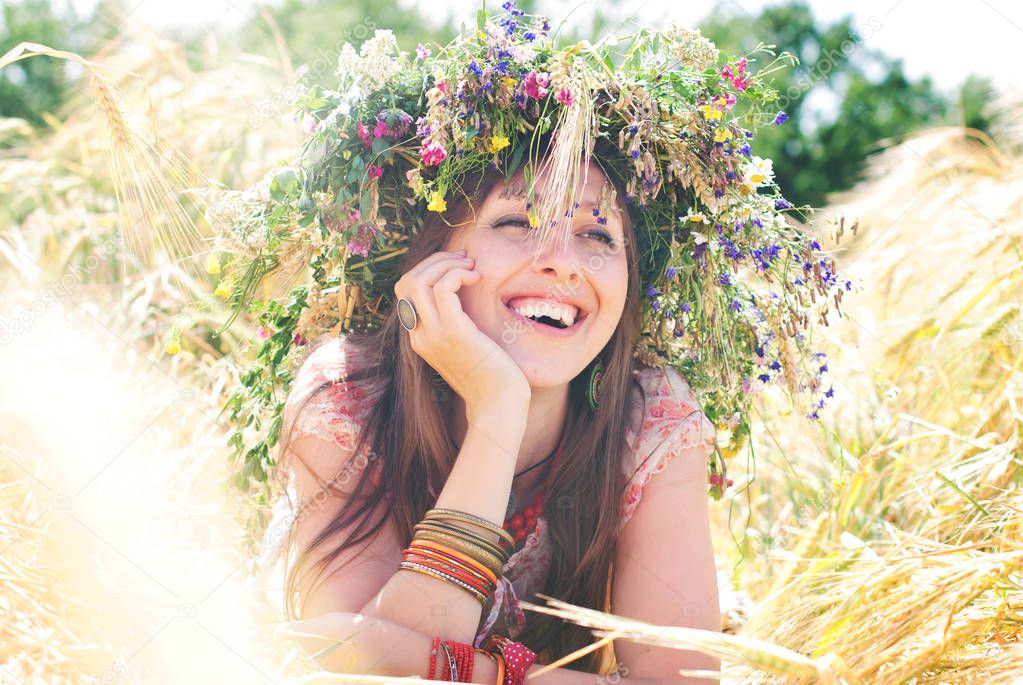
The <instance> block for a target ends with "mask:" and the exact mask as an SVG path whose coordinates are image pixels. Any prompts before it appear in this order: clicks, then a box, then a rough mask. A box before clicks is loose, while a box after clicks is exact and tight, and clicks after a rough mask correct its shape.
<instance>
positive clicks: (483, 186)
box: [278, 157, 640, 672]
mask: <svg viewBox="0 0 1023 685" xmlns="http://www.w3.org/2000/svg"><path fill="white" fill-rule="evenodd" d="M595 159H596V157H595ZM502 177H503V174H501V173H499V172H495V171H488V172H487V173H482V174H474V175H470V176H469V177H468V178H467V179H466V180H465V182H464V183H463V184H462V192H461V193H460V194H458V195H456V196H454V197H452V198H451V201H450V202H449V206H448V209H447V211H446V212H445V213H444V214H443V215H439V214H437V213H435V212H429V213H428V214H429V216H428V217H427V219H425V220H424V222H423V227H422V229H421V230H420V231H419V232H418V233H417V234H416V235H415V236H414V237H413V238H412V240H411V241H410V245H409V249H408V251H407V252H406V253H405V255H404V259H403V261H402V264H401V269H400V271H401V273H404V272H405V271H406V270H408V269H409V268H411V267H412V266H414V265H415V264H417V263H419V262H420V261H421V260H423V259H424V258H426V257H427V256H429V255H431V254H433V253H434V252H437V251H438V250H444V249H446V247H445V246H446V244H447V242H448V240H449V237H450V235H451V228H450V226H449V224H451V225H456V224H459V223H461V222H464V221H467V220H471V219H472V215H473V212H474V207H473V206H472V200H473V199H474V198H479V200H480V201H482V199H483V198H486V197H487V195H488V194H489V192H490V190H491V189H492V188H493V187H494V186H495V185H496V184H497V183H498V181H500V180H501V178H502ZM610 180H611V181H612V183H615V185H616V186H618V185H619V184H618V183H617V182H616V180H615V179H610ZM617 197H618V202H619V206H620V208H621V209H622V212H621V216H622V217H623V221H624V224H625V225H624V229H625V245H624V247H625V250H626V257H627V260H628V293H627V297H626V301H625V309H624V312H623V313H622V318H621V320H620V322H619V324H618V327H617V328H616V329H615V332H614V334H613V335H612V337H611V339H610V340H609V341H608V343H607V345H605V347H604V348H603V350H602V351H601V353H600V355H599V356H600V359H601V360H602V362H603V364H604V367H605V373H604V377H603V381H602V384H601V397H600V404H599V407H598V409H597V411H596V413H595V414H594V413H593V412H592V411H591V410H590V407H589V401H588V398H587V384H588V380H589V378H588V377H589V367H587V369H586V370H585V371H584V372H583V373H581V374H579V376H577V377H576V378H574V379H573V380H572V381H571V382H570V383H569V406H568V413H567V416H566V419H565V426H564V431H565V443H564V444H565V450H564V452H563V453H562V455H561V457H560V458H559V461H558V465H557V470H556V472H555V473H553V474H552V476H551V480H550V483H549V491H548V493H547V502H548V505H547V507H545V515H546V519H547V524H548V534H549V536H550V541H551V543H552V544H551V549H552V551H553V560H552V563H551V568H550V573H549V574H548V577H547V581H546V584H545V585H544V587H543V588H542V589H541V592H544V593H545V594H548V595H550V596H552V597H557V598H559V599H562V600H564V601H567V602H571V603H573V604H577V605H579V606H584V607H589V608H594V609H598V610H607V608H608V606H609V604H608V603H609V598H610V587H611V584H610V583H611V572H612V563H613V560H614V552H615V547H616V542H617V532H618V525H619V520H620V516H621V511H620V508H621V496H622V490H623V488H624V484H625V479H624V475H623V474H622V471H621V458H622V456H623V455H624V453H625V450H626V449H627V445H626V442H625V429H626V424H627V421H628V412H629V401H630V397H631V392H632V390H633V388H634V387H635V388H638V387H639V386H638V384H635V385H634V379H633V373H632V372H633V368H634V361H633V354H632V353H633V349H634V347H635V345H636V342H637V339H638V335H639V327H640V299H639V298H640V292H639V287H640V286H639V275H638V273H639V270H638V256H637V251H636V250H637V248H636V241H635V236H634V232H633V226H632V221H631V220H630V217H629V212H628V209H627V207H626V206H625V205H624V203H622V197H623V194H622V190H621V188H620V187H619V188H618V193H617ZM404 333H405V331H404V330H403V329H402V327H401V326H400V324H399V322H398V319H397V315H396V312H395V311H394V309H393V308H392V310H391V313H390V315H389V316H388V317H387V319H386V321H385V323H384V325H383V326H381V327H380V328H379V329H377V330H374V331H370V332H363V333H352V334H349V335H348V339H347V342H349V343H350V344H352V345H355V346H356V347H357V348H358V349H360V350H364V351H365V353H366V354H368V355H369V356H370V357H372V358H373V361H372V363H368V364H366V365H364V366H363V368H353V369H352V370H351V373H350V374H349V375H348V376H347V377H346V380H347V381H348V382H355V383H358V382H359V381H364V380H376V381H381V380H382V381H383V382H382V384H381V390H380V393H379V395H378V397H377V399H376V402H375V404H374V406H373V408H372V410H370V412H369V414H368V418H367V420H366V422H365V425H364V427H363V430H362V432H361V433H360V435H359V437H358V445H356V451H355V452H354V453H355V454H358V453H359V450H362V449H363V447H364V446H365V445H366V444H368V445H369V446H370V449H371V451H370V454H375V455H382V456H383V458H382V459H381V462H380V463H381V465H382V468H383V473H382V478H381V479H380V482H379V485H378V486H377V487H375V488H374V487H373V486H372V484H371V482H370V472H371V470H372V469H368V468H366V469H363V470H362V473H361V475H360V477H359V478H358V482H357V483H356V484H355V487H354V489H351V490H352V495H351V497H350V498H349V499H348V500H347V501H346V503H345V505H344V506H343V507H342V509H341V511H340V512H338V514H337V515H336V517H335V518H334V519H333V520H332V521H331V522H330V523H329V524H328V525H327V526H326V527H325V528H324V529H323V530H322V531H321V532H320V533H319V534H318V535H317V536H316V537H315V538H314V539H313V540H312V541H311V542H310V543H309V544H308V545H307V546H306V548H305V549H303V550H299V552H298V555H297V557H296V559H295V564H294V566H292V567H290V568H288V567H287V559H288V558H289V557H290V555H289V554H287V548H288V545H289V544H290V540H291V535H290V534H289V536H288V540H286V544H285V560H286V562H285V563H286V572H285V611H286V613H287V615H288V617H289V618H297V617H300V616H302V610H303V609H304V599H301V598H300V594H301V593H300V588H301V587H303V585H304V583H303V580H304V578H305V577H306V576H307V575H308V574H310V573H314V572H315V573H317V574H318V575H317V576H316V578H315V579H314V580H313V582H314V583H315V582H317V581H319V580H320V579H321V578H322V575H323V571H324V570H325V569H326V568H327V567H328V565H329V564H330V563H331V561H333V560H334V559H335V558H336V557H337V556H338V555H339V554H340V553H341V552H342V551H343V550H344V549H346V548H347V547H349V546H352V545H356V544H359V543H361V542H363V541H364V540H366V539H368V538H370V537H371V536H372V535H374V534H375V533H376V532H377V531H378V530H379V529H380V528H381V527H382V526H383V525H384V523H385V521H386V517H387V516H390V518H391V520H392V521H393V524H394V525H395V528H396V530H397V531H398V535H399V537H400V539H406V540H407V539H411V536H412V528H413V526H414V525H415V524H416V523H418V522H419V521H420V520H422V518H423V516H424V515H425V513H426V511H427V510H428V509H429V508H430V507H431V506H432V504H433V501H434V496H431V495H430V493H429V491H430V489H431V487H432V488H433V490H434V492H435V493H439V492H440V489H441V487H440V486H442V485H443V483H444V482H445V480H446V478H447V474H448V473H449V472H450V470H451V468H452V466H453V465H454V462H455V459H456V457H457V456H458V450H457V445H456V444H455V442H454V440H453V438H452V436H451V435H450V434H449V432H448V425H449V424H448V421H447V417H448V416H449V412H450V411H451V402H450V397H451V395H452V394H453V391H452V390H451V389H450V387H449V386H447V384H446V383H445V382H444V381H443V379H442V378H441V377H440V375H439V374H437V373H436V372H435V371H434V370H433V369H432V368H431V367H430V366H429V365H428V364H427V363H426V362H425V361H424V360H423V359H422V358H421V357H420V356H419V355H418V354H416V352H415V351H414V350H413V349H412V347H411V346H410V344H409V337H408V335H407V334H404ZM323 342H325V343H329V342H331V341H330V340H329V339H328V340H324V341H323ZM319 344H321V342H320V341H315V342H314V343H313V344H311V345H309V346H308V347H309V348H310V349H309V351H308V352H307V353H306V356H307V357H308V355H309V354H311V353H312V351H313V350H314V349H315V348H316V347H317V346H318V345H319ZM370 351H372V352H370ZM438 389H439V392H438ZM312 394H315V393H312ZM312 394H310V395H309V396H310V397H311V396H312ZM306 401H308V400H306ZM299 411H301V408H299V410H298V411H296V412H295V413H294V414H293V415H292V416H297V415H298V412H299ZM290 433H291V430H290V426H284V427H283V430H282V443H281V447H280V452H279V454H283V453H284V450H286V449H287V444H286V443H287V442H289V441H290V440H289V437H290ZM280 461H281V460H280V459H278V462H280ZM410 483H415V484H417V485H421V484H425V485H427V487H408V484H410ZM381 500H386V503H387V506H385V507H380V511H382V512H383V515H382V516H380V517H379V518H378V520H376V521H375V522H373V521H371V519H372V518H373V515H372V514H373V512H374V511H375V510H377V507H378V505H379V504H380V503H381ZM353 525H354V528H353V531H352V532H351V533H350V534H349V535H348V537H347V539H345V540H344V541H343V542H341V543H340V544H336V546H334V548H333V549H330V550H329V551H326V552H325V553H324V552H320V553H319V554H318V555H316V556H317V557H318V558H317V559H316V560H315V561H313V556H314V555H313V553H314V552H315V551H317V549H318V548H319V547H321V546H324V543H325V542H326V541H327V540H329V539H330V538H331V537H332V536H334V535H336V534H337V533H338V532H339V531H341V530H343V529H345V528H347V527H349V526H353ZM310 587H312V585H310ZM517 639H518V640H519V641H521V642H522V643H524V644H525V645H526V646H528V647H529V648H531V649H533V650H534V651H536V652H537V653H540V652H541V651H545V653H544V654H543V655H541V658H542V659H543V660H544V662H545V663H549V662H550V661H553V660H554V659H557V658H559V657H561V656H564V655H565V654H568V653H570V652H572V651H574V650H576V649H579V648H580V647H583V646H585V645H587V644H590V643H591V642H592V641H593V636H592V634H591V633H590V632H589V630H588V629H585V628H582V627H580V626H577V625H575V624H572V623H567V622H563V621H561V620H560V619H557V618H554V617H551V616H547V615H545V614H539V613H533V612H529V613H527V621H526V624H525V626H524V629H523V631H522V633H521V634H520V635H519V636H518V637H517ZM612 662H613V652H611V649H610V646H609V647H607V648H606V649H605V650H604V653H603V654H601V653H600V651H597V652H592V653H590V654H588V655H587V656H585V657H582V658H580V659H578V660H577V661H575V662H573V663H572V664H570V668H574V669H577V670H583V671H588V672H602V671H604V670H606V669H608V668H609V667H610V665H611V664H612Z"/></svg>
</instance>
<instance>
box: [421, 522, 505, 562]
mask: <svg viewBox="0 0 1023 685" xmlns="http://www.w3.org/2000/svg"><path fill="white" fill-rule="evenodd" d="M420 529H422V530H436V531H438V532H441V533H447V534H448V535H453V536H455V537H457V538H462V539H463V540H465V541H466V542H471V543H473V544H474V545H479V546H480V547H482V548H483V549H485V550H487V551H489V552H490V553H492V554H493V555H494V556H496V557H497V558H498V559H500V560H501V563H502V564H504V562H506V561H508V553H507V551H506V550H503V549H501V548H500V547H499V546H498V545H497V543H495V542H491V541H490V540H487V539H486V538H485V537H483V536H481V535H477V534H476V533H474V532H472V531H471V530H466V529H465V528H460V527H459V526H454V525H451V524H450V523H444V522H442V521H420V522H419V523H417V524H416V525H415V526H414V527H413V530H420Z"/></svg>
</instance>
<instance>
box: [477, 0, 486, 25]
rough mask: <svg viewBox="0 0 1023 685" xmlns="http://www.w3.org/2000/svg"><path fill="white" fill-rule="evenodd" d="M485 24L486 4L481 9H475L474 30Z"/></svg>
mask: <svg viewBox="0 0 1023 685" xmlns="http://www.w3.org/2000/svg"><path fill="white" fill-rule="evenodd" d="M486 25H487V8H486V5H484V6H483V8H482V9H478V10H476V30H477V31H482V30H483V27H484V26H486Z"/></svg>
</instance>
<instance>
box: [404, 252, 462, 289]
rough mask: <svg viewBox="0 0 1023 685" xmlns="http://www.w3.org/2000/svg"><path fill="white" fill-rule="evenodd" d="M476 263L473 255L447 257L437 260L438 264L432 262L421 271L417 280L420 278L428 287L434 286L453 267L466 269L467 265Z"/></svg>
mask: <svg viewBox="0 0 1023 685" xmlns="http://www.w3.org/2000/svg"><path fill="white" fill-rule="evenodd" d="M474 264H475V260H474V259H473V258H472V257H464V258H458V259H445V260H442V261H439V262H437V263H436V264H431V265H430V266H429V267H427V268H426V269H423V271H422V272H420V274H419V276H418V277H417V279H416V280H420V281H422V282H423V283H424V284H425V285H426V286H427V287H430V288H432V287H433V286H434V285H436V284H437V281H439V280H440V279H441V277H442V276H444V274H446V273H447V272H448V271H450V270H451V269H454V268H463V269H464V268H466V267H469V266H473V265H474Z"/></svg>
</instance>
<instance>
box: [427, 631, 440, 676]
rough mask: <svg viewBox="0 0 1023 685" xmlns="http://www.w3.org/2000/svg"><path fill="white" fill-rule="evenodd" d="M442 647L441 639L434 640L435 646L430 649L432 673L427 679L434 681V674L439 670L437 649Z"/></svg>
mask: <svg viewBox="0 0 1023 685" xmlns="http://www.w3.org/2000/svg"><path fill="white" fill-rule="evenodd" d="M438 647H440V638H439V637H435V638H433V646H432V647H431V648H430V672H429V673H428V674H427V675H426V677H427V678H429V679H430V680H433V672H434V671H435V670H437V648H438Z"/></svg>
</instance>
